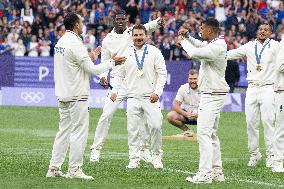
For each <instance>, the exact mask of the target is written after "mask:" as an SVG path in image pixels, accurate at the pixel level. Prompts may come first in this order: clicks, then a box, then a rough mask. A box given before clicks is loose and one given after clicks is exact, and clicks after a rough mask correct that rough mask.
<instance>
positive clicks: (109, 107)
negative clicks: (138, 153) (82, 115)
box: [91, 86, 149, 150]
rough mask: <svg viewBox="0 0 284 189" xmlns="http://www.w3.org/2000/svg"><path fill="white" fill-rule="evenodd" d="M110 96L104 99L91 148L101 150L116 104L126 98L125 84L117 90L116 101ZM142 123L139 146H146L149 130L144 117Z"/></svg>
mask: <svg viewBox="0 0 284 189" xmlns="http://www.w3.org/2000/svg"><path fill="white" fill-rule="evenodd" d="M109 97H110V96H108V97H107V98H106V100H105V105H104V108H103V113H102V115H101V117H100V119H99V122H98V125H97V128H96V132H95V137H94V142H93V145H92V146H91V149H97V150H101V149H102V147H103V144H104V142H105V139H106V137H107V135H108V131H109V127H110V123H111V120H112V117H113V114H114V113H115V111H116V110H117V108H118V106H119V105H120V103H121V102H122V101H124V100H126V97H127V95H126V89H125V86H123V87H122V88H121V89H120V90H119V91H118V95H117V98H116V101H115V102H113V101H112V100H111V99H110V98H109ZM140 122H141V123H140V124H142V127H141V128H142V129H141V137H142V139H141V140H142V143H143V144H141V147H142V148H143V147H144V148H147V141H148V138H147V137H149V136H147V133H148V132H149V131H147V130H148V128H147V126H146V123H145V118H143V119H142V120H141V121H140Z"/></svg>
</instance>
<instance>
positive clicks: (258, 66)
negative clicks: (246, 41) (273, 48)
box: [255, 64, 262, 72]
mask: <svg viewBox="0 0 284 189" xmlns="http://www.w3.org/2000/svg"><path fill="white" fill-rule="evenodd" d="M255 68H256V70H257V71H259V72H260V71H261V70H262V67H261V65H260V64H257V65H256V66H255Z"/></svg>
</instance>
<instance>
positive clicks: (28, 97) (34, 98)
mask: <svg viewBox="0 0 284 189" xmlns="http://www.w3.org/2000/svg"><path fill="white" fill-rule="evenodd" d="M44 98H45V96H44V94H43V93H42V92H21V99H22V100H24V101H25V102H27V103H32V102H34V103H39V102H40V101H42V100H43V99H44Z"/></svg>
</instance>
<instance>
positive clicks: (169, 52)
mask: <svg viewBox="0 0 284 189" xmlns="http://www.w3.org/2000/svg"><path fill="white" fill-rule="evenodd" d="M159 49H160V50H161V52H162V54H163V57H164V59H165V60H170V61H172V60H173V49H172V45H171V44H170V42H169V38H168V37H167V36H166V37H164V39H163V41H162V43H161V45H160V48H159Z"/></svg>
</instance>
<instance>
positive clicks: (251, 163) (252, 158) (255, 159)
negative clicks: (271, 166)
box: [248, 152, 262, 167]
mask: <svg viewBox="0 0 284 189" xmlns="http://www.w3.org/2000/svg"><path fill="white" fill-rule="evenodd" d="M261 157H262V156H261V154H260V153H259V152H258V153H257V154H256V155H252V156H250V159H249V162H248V166H249V167H254V166H256V164H257V163H258V162H259V161H260V159H261Z"/></svg>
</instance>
